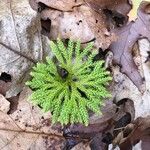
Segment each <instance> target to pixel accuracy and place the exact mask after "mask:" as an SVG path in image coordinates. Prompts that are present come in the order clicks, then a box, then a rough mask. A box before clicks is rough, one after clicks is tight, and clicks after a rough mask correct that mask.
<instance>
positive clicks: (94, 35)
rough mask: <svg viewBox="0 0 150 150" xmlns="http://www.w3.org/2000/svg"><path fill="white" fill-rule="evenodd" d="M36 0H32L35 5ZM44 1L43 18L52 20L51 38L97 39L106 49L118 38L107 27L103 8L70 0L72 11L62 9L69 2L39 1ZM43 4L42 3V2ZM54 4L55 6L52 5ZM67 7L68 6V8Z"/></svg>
mask: <svg viewBox="0 0 150 150" xmlns="http://www.w3.org/2000/svg"><path fill="white" fill-rule="evenodd" d="M33 2H34V0H31V2H30V3H31V5H32V7H33V8H34V6H33ZM39 2H42V3H44V5H45V8H44V9H43V10H42V11H41V18H42V20H47V18H48V19H50V20H51V26H49V28H51V32H50V33H49V37H50V39H53V40H55V39H56V38H57V37H60V38H64V39H68V38H71V39H74V40H77V39H80V40H81V42H82V43H87V42H89V41H92V40H93V41H95V46H96V47H97V48H102V49H106V48H108V46H109V45H110V43H111V42H112V41H114V40H115V39H116V38H115V36H114V34H113V33H111V32H109V31H108V29H107V23H106V20H105V15H104V14H103V12H102V10H99V12H97V11H95V10H93V9H92V8H91V7H90V6H89V5H88V4H87V3H82V5H80V4H79V5H77V6H76V3H78V2H80V1H76V2H75V1H70V5H71V7H72V10H71V11H65V10H63V11H62V10H60V8H65V7H68V5H67V2H65V3H63V4H62V3H61V4H60V5H59V6H58V4H56V3H53V4H52V5H50V4H51V3H52V2H53V1H49V2H46V1H44V0H43V1H39ZM40 4H41V3H40ZM51 6H53V7H51ZM66 9H67V8H66Z"/></svg>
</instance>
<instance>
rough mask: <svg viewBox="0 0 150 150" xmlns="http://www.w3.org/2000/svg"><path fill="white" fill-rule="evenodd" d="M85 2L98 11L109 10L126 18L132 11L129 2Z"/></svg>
mask: <svg viewBox="0 0 150 150" xmlns="http://www.w3.org/2000/svg"><path fill="white" fill-rule="evenodd" d="M85 2H86V3H88V4H89V5H90V6H91V7H92V8H93V9H95V10H96V11H99V10H100V9H103V10H104V9H109V10H111V11H116V12H118V13H120V14H122V15H124V16H126V15H127V13H128V12H129V10H130V9H131V6H130V5H129V4H128V0H85Z"/></svg>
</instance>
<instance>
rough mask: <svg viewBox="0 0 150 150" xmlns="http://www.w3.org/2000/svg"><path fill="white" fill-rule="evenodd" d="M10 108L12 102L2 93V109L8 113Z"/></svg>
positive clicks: (0, 108) (0, 106)
mask: <svg viewBox="0 0 150 150" xmlns="http://www.w3.org/2000/svg"><path fill="white" fill-rule="evenodd" d="M9 109H10V102H9V101H7V100H6V98H5V97H4V96H3V95H2V94H0V111H2V112H4V113H7V112H8V111H9Z"/></svg>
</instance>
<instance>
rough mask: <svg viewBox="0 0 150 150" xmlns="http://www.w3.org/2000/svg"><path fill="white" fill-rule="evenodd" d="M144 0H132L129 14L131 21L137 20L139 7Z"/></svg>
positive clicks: (148, 0) (149, 0)
mask: <svg viewBox="0 0 150 150" xmlns="http://www.w3.org/2000/svg"><path fill="white" fill-rule="evenodd" d="M142 1H143V0H132V9H131V11H130V12H129V14H128V16H129V21H135V19H136V18H137V12H138V8H139V6H140V4H141V2H142ZM146 1H147V2H150V0H146Z"/></svg>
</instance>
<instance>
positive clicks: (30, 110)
mask: <svg viewBox="0 0 150 150" xmlns="http://www.w3.org/2000/svg"><path fill="white" fill-rule="evenodd" d="M30 94H31V91H30V90H29V89H25V90H24V91H23V92H22V93H21V95H20V97H19V101H18V106H17V110H16V111H14V112H13V113H12V114H5V113H3V112H2V111H0V135H1V136H0V149H6V150H8V149H14V150H15V149H23V150H25V149H32V150H36V149H40V150H46V149H58V150H59V149H60V150H61V149H62V147H63V146H64V138H63V136H62V133H61V130H60V129H59V128H57V129H58V130H56V129H53V127H52V126H51V122H50V114H49V113H45V114H44V113H42V112H41V110H40V108H38V107H37V106H33V105H32V104H31V103H30V102H28V101H27V99H28V96H29V95H30Z"/></svg>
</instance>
